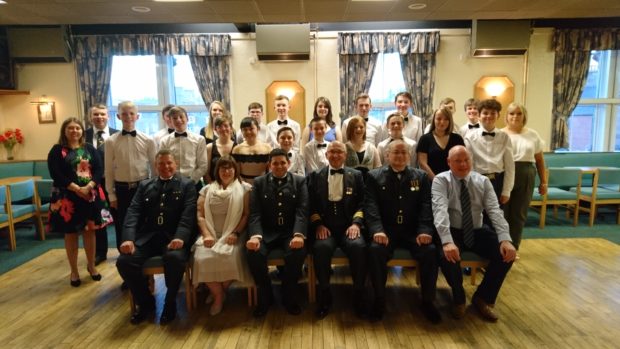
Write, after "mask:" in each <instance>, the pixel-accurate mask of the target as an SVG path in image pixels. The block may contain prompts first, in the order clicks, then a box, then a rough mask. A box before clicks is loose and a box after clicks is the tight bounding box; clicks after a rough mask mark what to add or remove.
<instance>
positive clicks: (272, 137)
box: [267, 118, 301, 149]
mask: <svg viewBox="0 0 620 349" xmlns="http://www.w3.org/2000/svg"><path fill="white" fill-rule="evenodd" d="M285 120H286V125H278V121H285ZM285 120H280V119H276V120H273V121H271V122H270V123H268V124H267V143H269V144H270V145H271V147H272V148H277V147H278V130H280V129H281V128H282V127H284V126H288V127H290V128H291V129H293V132H294V133H295V143H294V144H293V148H295V149H299V142H300V139H301V128H300V127H299V123H298V122H297V121H295V120H293V119H291V118H286V119H285Z"/></svg>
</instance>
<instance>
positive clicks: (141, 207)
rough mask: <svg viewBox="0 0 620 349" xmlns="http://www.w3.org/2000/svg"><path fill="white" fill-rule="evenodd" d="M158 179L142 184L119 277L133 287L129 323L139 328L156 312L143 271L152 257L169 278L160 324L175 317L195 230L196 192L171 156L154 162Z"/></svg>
mask: <svg viewBox="0 0 620 349" xmlns="http://www.w3.org/2000/svg"><path fill="white" fill-rule="evenodd" d="M156 164H157V171H158V173H159V177H158V178H151V179H148V180H144V181H142V182H140V185H139V186H138V190H137V192H136V194H135V195H134V197H133V200H132V201H131V205H130V206H129V209H128V210H127V216H126V217H125V224H124V226H123V243H122V244H121V253H122V254H121V255H120V256H119V258H118V261H117V262H116V267H117V268H118V272H119V273H120V274H121V277H122V278H123V280H124V281H125V282H126V283H127V285H128V286H129V289H130V290H131V293H132V295H133V297H134V299H135V301H136V304H137V306H138V307H137V310H136V311H135V312H134V313H133V314H132V316H131V323H133V324H138V323H140V322H142V321H143V320H145V319H146V317H147V316H148V315H149V314H150V313H151V312H152V311H154V310H155V299H154V298H153V296H152V295H151V293H150V292H149V288H148V280H147V278H146V277H145V276H144V274H143V273H142V265H143V264H144V262H145V261H146V260H147V259H149V258H150V257H154V256H162V258H163V261H164V276H165V278H166V287H167V288H168V292H167V293H166V302H165V305H164V310H163V312H162V314H161V318H160V323H161V324H165V323H168V322H170V321H172V320H174V318H175V317H176V296H177V292H178V290H179V285H180V284H181V280H182V279H183V273H184V271H185V264H186V263H187V258H188V255H189V253H188V251H189V247H190V246H191V242H192V241H191V239H192V236H193V232H194V231H195V225H196V200H197V196H196V186H195V185H194V182H193V181H192V180H190V179H188V178H185V177H183V176H180V175H177V174H176V167H177V165H176V162H175V160H174V157H173V156H172V154H171V153H170V151H168V150H160V151H159V152H158V153H157V156H156Z"/></svg>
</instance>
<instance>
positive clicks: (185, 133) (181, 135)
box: [174, 132, 187, 138]
mask: <svg viewBox="0 0 620 349" xmlns="http://www.w3.org/2000/svg"><path fill="white" fill-rule="evenodd" d="M174 137H175V138H176V137H187V132H183V133H178V132H175V133H174Z"/></svg>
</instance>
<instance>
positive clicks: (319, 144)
mask: <svg viewBox="0 0 620 349" xmlns="http://www.w3.org/2000/svg"><path fill="white" fill-rule="evenodd" d="M316 147H317V148H327V143H323V144H321V143H317V145H316Z"/></svg>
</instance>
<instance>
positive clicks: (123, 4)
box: [0, 0, 620, 25]
mask: <svg viewBox="0 0 620 349" xmlns="http://www.w3.org/2000/svg"><path fill="white" fill-rule="evenodd" d="M5 1H7V2H8V4H6V5H0V25H26V24H29V25H45V24H129V23H289V22H291V23H294V22H311V23H312V22H359V21H422V20H424V21H429V20H471V19H537V18H594V17H620V0H383V1H368V0H366V1H359V0H357V1H355V0H204V1H203V2H186V3H170V2H154V1H146V0H141V1H139V0H5ZM413 3H425V4H426V5H427V7H426V8H425V9H422V10H418V11H413V10H410V9H409V8H408V6H409V5H411V4H413ZM133 6H144V7H148V8H149V9H150V12H147V13H138V12H134V11H132V9H131V8H132V7H133Z"/></svg>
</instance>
